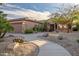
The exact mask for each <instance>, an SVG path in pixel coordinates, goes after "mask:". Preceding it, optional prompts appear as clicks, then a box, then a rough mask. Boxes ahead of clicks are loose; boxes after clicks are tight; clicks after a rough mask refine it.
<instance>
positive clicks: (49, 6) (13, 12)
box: [0, 3, 73, 20]
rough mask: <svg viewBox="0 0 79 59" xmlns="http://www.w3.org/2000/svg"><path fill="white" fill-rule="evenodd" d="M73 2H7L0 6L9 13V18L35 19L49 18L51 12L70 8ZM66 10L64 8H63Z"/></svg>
mask: <svg viewBox="0 0 79 59" xmlns="http://www.w3.org/2000/svg"><path fill="white" fill-rule="evenodd" d="M70 6H73V4H68V3H66V4H64V3H12V4H11V3H10V4H9V3H7V4H4V5H3V6H0V8H1V9H0V10H2V11H4V12H5V13H7V14H8V17H7V18H8V19H13V18H22V17H28V18H31V19H35V20H46V19H49V15H50V14H51V13H55V12H58V11H59V8H60V9H61V10H63V9H64V8H70ZM63 11H64V10H63Z"/></svg>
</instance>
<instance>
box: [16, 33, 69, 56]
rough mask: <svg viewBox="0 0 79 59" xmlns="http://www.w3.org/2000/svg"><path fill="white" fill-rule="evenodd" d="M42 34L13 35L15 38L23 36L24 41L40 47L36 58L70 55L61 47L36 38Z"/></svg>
mask: <svg viewBox="0 0 79 59" xmlns="http://www.w3.org/2000/svg"><path fill="white" fill-rule="evenodd" d="M43 34H44V33H38V34H29V35H27V34H26V35H25V34H14V35H15V36H18V35H19V36H23V37H25V39H26V40H28V41H30V42H33V43H35V44H36V45H38V46H39V47H40V51H39V54H38V56H70V53H69V52H68V51H67V50H66V49H65V48H63V47H62V46H60V45H58V44H56V43H53V42H50V41H47V40H45V39H40V38H39V37H38V36H40V35H41V36H42V35H43Z"/></svg>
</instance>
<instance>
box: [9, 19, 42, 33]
mask: <svg viewBox="0 0 79 59" xmlns="http://www.w3.org/2000/svg"><path fill="white" fill-rule="evenodd" d="M9 22H10V23H11V25H12V26H13V28H14V32H15V33H24V31H25V30H26V29H29V28H33V27H34V26H36V25H39V24H42V23H40V22H38V21H34V20H30V19H26V18H19V19H11V20H9Z"/></svg>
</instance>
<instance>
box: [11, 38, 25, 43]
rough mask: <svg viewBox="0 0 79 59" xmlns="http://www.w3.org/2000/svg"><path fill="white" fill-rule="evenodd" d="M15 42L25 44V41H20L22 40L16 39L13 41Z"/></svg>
mask: <svg viewBox="0 0 79 59" xmlns="http://www.w3.org/2000/svg"><path fill="white" fill-rule="evenodd" d="M13 42H18V43H23V42H24V40H23V39H20V38H16V39H14V40H13Z"/></svg>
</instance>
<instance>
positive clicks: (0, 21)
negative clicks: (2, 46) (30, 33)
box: [0, 11, 13, 38]
mask: <svg viewBox="0 0 79 59" xmlns="http://www.w3.org/2000/svg"><path fill="white" fill-rule="evenodd" d="M6 16H7V14H4V13H3V12H2V11H0V38H3V37H4V35H5V34H6V33H7V32H10V31H12V30H13V27H12V26H11V24H10V23H9V22H8V20H7V19H6Z"/></svg>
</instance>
